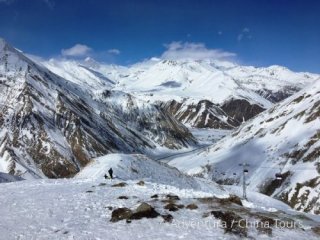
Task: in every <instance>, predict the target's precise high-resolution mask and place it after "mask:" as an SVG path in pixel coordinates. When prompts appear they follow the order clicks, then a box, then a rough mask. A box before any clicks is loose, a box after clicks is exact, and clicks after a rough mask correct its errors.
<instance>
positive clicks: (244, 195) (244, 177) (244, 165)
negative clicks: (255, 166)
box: [239, 163, 249, 200]
mask: <svg viewBox="0 0 320 240" xmlns="http://www.w3.org/2000/svg"><path fill="white" fill-rule="evenodd" d="M239 166H242V167H243V172H242V194H243V199H246V200H247V183H246V175H247V174H248V172H249V171H248V169H246V167H248V166H249V164H247V163H240V164H239Z"/></svg>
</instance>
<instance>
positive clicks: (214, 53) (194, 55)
mask: <svg viewBox="0 0 320 240" xmlns="http://www.w3.org/2000/svg"><path fill="white" fill-rule="evenodd" d="M164 46H165V47H166V48H167V50H166V51H165V52H164V53H163V54H162V55H161V58H162V59H172V60H177V59H195V60H204V59H216V60H228V59H231V58H234V57H235V56H236V54H235V53H232V52H226V51H223V50H221V49H208V48H207V47H206V46H205V44H203V43H192V42H171V43H169V44H165V45H164Z"/></svg>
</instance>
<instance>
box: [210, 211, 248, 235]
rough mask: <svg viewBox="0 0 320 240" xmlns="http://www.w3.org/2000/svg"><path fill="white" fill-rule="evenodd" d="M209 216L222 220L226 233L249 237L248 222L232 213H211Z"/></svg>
mask: <svg viewBox="0 0 320 240" xmlns="http://www.w3.org/2000/svg"><path fill="white" fill-rule="evenodd" d="M209 215H213V216H214V217H215V218H216V219H220V220H221V222H222V223H223V225H222V226H223V229H224V232H225V233H232V234H236V235H239V236H240V237H247V230H248V229H247V227H246V221H241V220H243V219H242V218H241V217H240V216H239V215H237V214H235V213H234V212H230V211H226V212H224V211H211V212H210V214H209Z"/></svg>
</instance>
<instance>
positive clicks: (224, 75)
mask: <svg viewBox="0 0 320 240" xmlns="http://www.w3.org/2000/svg"><path fill="white" fill-rule="evenodd" d="M43 64H44V65H45V66H47V67H48V68H49V69H50V70H52V71H53V72H55V73H57V74H60V75H62V76H65V77H66V78H67V79H68V78H70V79H76V80H77V78H82V74H81V72H82V71H84V69H85V71H87V70H89V69H90V70H92V71H94V72H95V73H99V74H101V75H100V76H105V77H106V78H108V79H111V80H112V81H113V82H115V85H112V87H114V89H118V90H121V91H125V92H128V93H131V94H133V95H135V96H137V97H138V98H141V99H143V100H146V101H149V102H152V103H156V104H157V105H160V106H162V108H164V109H166V110H168V111H170V112H171V113H172V114H174V115H175V116H176V117H177V119H179V120H180V121H181V122H183V123H184V124H186V125H187V126H191V127H197V128H208V127H209V128H220V129H221V128H222V129H229V128H234V127H235V126H239V125H240V124H241V123H242V122H243V121H246V120H248V119H250V118H252V117H253V116H255V115H257V114H258V113H260V112H262V111H263V110H265V109H267V108H270V107H271V106H272V105H273V103H275V102H278V101H280V100H283V99H285V98H286V97H288V96H290V95H292V94H293V93H295V92H297V91H298V90H300V89H301V88H302V87H303V86H305V85H307V84H309V83H312V82H313V81H315V80H316V79H318V78H319V75H316V74H310V73H294V72H292V71H290V70H288V69H287V68H284V67H281V66H271V67H268V68H255V67H251V66H240V65H237V64H234V63H229V62H221V61H214V60H201V61H196V60H175V61H173V60H161V59H157V58H152V59H150V60H147V61H144V62H141V63H137V64H134V65H132V66H130V67H122V66H116V65H106V64H101V63H98V62H96V61H94V60H93V59H89V58H88V59H86V60H85V61H82V62H78V63H76V62H70V61H66V60H62V61H60V62H59V61H57V60H51V61H45V62H43ZM72 75H73V76H72ZM84 76H85V75H84ZM93 82H94V81H93ZM97 86H98V87H95V88H96V89H98V88H99V86H100V85H99V83H98V84H97ZM204 102H205V103H206V104H203V103H204ZM173 106H174V107H173ZM240 109H241V110H240ZM243 109H245V111H244V110H243Z"/></svg>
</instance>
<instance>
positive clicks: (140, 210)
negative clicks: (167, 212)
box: [130, 202, 160, 219]
mask: <svg viewBox="0 0 320 240" xmlns="http://www.w3.org/2000/svg"><path fill="white" fill-rule="evenodd" d="M159 215H160V214H159V213H158V212H157V211H156V210H154V208H153V207H152V206H150V205H149V204H148V203H144V202H143V203H141V204H140V205H139V207H137V209H136V210H135V211H134V212H133V214H132V215H131V216H130V219H141V218H156V217H158V216H159Z"/></svg>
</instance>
